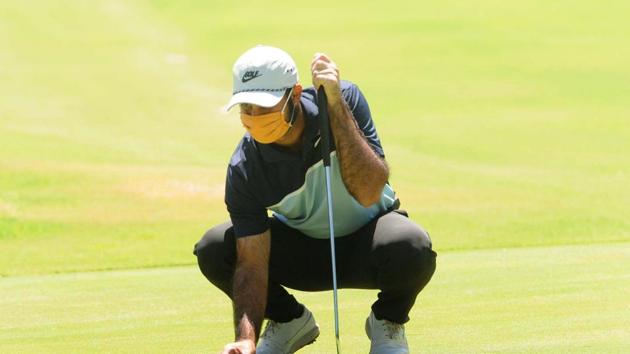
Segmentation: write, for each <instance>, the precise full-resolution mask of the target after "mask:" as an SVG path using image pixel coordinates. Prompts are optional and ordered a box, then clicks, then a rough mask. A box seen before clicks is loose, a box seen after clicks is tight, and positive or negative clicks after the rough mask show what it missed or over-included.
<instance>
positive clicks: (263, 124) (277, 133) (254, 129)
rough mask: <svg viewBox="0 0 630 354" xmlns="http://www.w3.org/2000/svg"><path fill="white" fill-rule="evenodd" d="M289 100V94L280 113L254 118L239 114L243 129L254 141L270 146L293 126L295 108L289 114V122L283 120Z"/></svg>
mask: <svg viewBox="0 0 630 354" xmlns="http://www.w3.org/2000/svg"><path fill="white" fill-rule="evenodd" d="M290 99H291V94H290V93H289V98H288V99H287V101H286V102H284V106H283V107H282V110H281V111H280V112H271V113H267V114H260V115H256V116H252V115H250V114H247V113H243V112H241V122H242V123H243V127H245V129H247V131H248V132H249V134H251V136H252V137H253V138H254V140H256V141H258V142H259V143H262V144H271V143H273V142H274V141H276V140H278V139H280V138H282V137H283V136H284V135H285V134H286V133H287V132H288V131H289V129H290V128H291V127H292V126H293V116H294V115H295V107H294V108H293V112H292V113H291V120H290V121H289V122H287V121H286V120H284V109H285V108H286V106H287V102H289V100H290Z"/></svg>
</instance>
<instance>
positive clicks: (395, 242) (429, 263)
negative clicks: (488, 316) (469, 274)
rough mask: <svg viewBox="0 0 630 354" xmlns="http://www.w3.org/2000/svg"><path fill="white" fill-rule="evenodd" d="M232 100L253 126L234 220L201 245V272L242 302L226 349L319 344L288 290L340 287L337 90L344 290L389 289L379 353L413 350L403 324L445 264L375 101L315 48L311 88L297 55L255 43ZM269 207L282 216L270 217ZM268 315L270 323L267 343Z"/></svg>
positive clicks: (235, 168)
mask: <svg viewBox="0 0 630 354" xmlns="http://www.w3.org/2000/svg"><path fill="white" fill-rule="evenodd" d="M233 74H234V87H233V96H232V99H231V100H230V102H229V104H228V106H227V109H230V108H231V107H233V106H235V105H240V111H241V112H240V114H241V121H242V123H243V126H244V127H245V129H246V130H247V133H246V134H245V136H244V137H243V139H242V140H241V141H240V143H239V144H238V146H237V148H236V151H235V152H234V154H233V155H232V159H231V161H230V163H229V166H228V171H227V179H226V188H225V202H226V205H227V209H228V212H229V214H230V219H231V222H227V223H224V224H221V225H218V226H216V227H214V228H212V229H210V230H209V231H208V232H207V233H206V234H205V235H204V236H203V238H202V239H201V240H200V241H199V242H198V243H197V244H196V245H195V251H194V253H195V255H196V256H197V259H198V262H199V268H200V269H201V272H202V273H203V274H204V275H205V276H206V278H207V279H208V280H209V281H210V282H211V283H212V284H214V285H215V286H217V287H218V288H219V289H221V290H222V291H223V292H224V293H225V294H227V295H228V296H229V297H230V298H231V299H232V302H233V308H234V321H235V330H236V339H235V341H234V342H233V343H229V344H227V345H226V346H225V348H224V351H223V353H254V352H256V353H258V354H267V353H273V354H278V353H293V352H295V351H297V350H298V349H300V348H302V347H303V346H305V345H307V344H310V343H312V342H313V341H315V339H316V338H317V336H318V335H319V328H318V326H317V324H316V322H315V319H314V318H313V314H312V313H311V312H310V311H309V310H308V309H307V308H306V307H305V306H304V305H302V304H300V303H298V302H297V300H296V299H295V298H294V297H293V296H292V295H290V294H289V293H288V292H287V291H286V290H285V288H284V287H283V286H286V287H288V288H293V289H298V290H303V291H320V290H330V289H332V273H331V255H330V243H329V240H328V219H327V203H326V199H325V198H326V189H325V188H326V187H325V179H324V177H323V166H322V155H321V152H320V139H319V124H318V121H317V119H318V118H317V117H318V109H317V104H316V88H318V87H320V86H323V87H324V90H325V92H326V95H327V97H328V112H329V116H330V125H331V131H332V135H333V139H331V149H330V151H331V166H332V170H333V173H332V182H331V185H332V193H333V203H334V206H333V209H334V210H333V213H334V217H335V223H334V227H335V236H336V241H335V243H336V259H337V279H338V286H339V288H359V289H380V290H381V291H380V293H379V294H378V299H377V300H376V301H375V302H374V304H373V305H372V312H371V313H370V314H369V316H368V318H367V321H366V323H365V329H366V333H367V335H368V337H369V338H370V339H371V351H370V353H408V352H409V348H408V344H407V341H406V338H405V335H404V326H403V324H404V323H406V322H407V321H408V320H409V317H408V313H409V311H410V310H411V308H412V306H413V304H414V302H415V299H416V296H417V295H418V293H419V292H420V291H421V290H422V289H423V288H424V286H425V285H426V284H427V283H428V282H429V280H430V279H431V276H432V275H433V272H434V271H435V257H436V254H435V252H433V250H432V249H431V240H430V239H429V236H428V234H427V233H426V232H425V231H423V230H422V229H421V228H420V227H419V226H418V225H416V224H415V223H413V222H412V221H410V220H409V219H408V217H407V214H406V213H405V212H404V211H401V210H397V208H398V205H399V203H398V199H397V198H396V196H395V194H394V191H393V189H392V188H391V186H390V185H389V183H388V177H389V171H388V167H387V164H386V162H385V155H384V152H383V149H382V147H381V143H380V140H379V138H378V135H377V133H376V129H375V127H374V123H373V122H372V118H371V115H370V110H369V107H368V104H367V101H366V100H365V98H364V97H363V95H362V93H361V92H360V91H359V89H358V88H357V86H355V85H353V84H352V83H350V82H347V81H340V79H339V70H338V68H337V66H336V64H335V63H334V62H333V61H332V60H331V59H330V58H329V57H328V56H326V55H324V54H316V55H315V57H314V59H313V62H312V64H311V74H312V82H313V86H314V87H313V88H307V89H303V88H302V86H301V85H300V84H299V83H298V73H297V69H296V66H295V63H294V61H293V59H292V58H291V57H290V56H289V55H288V54H287V53H286V52H284V51H282V50H280V49H277V48H273V47H267V46H257V47H254V48H252V49H250V50H248V51H246V52H245V53H244V54H243V55H242V56H241V57H239V58H238V60H237V61H236V63H235V64H234V68H233ZM267 210H271V211H272V212H273V216H272V217H268V215H267ZM264 318H267V319H268V323H267V326H266V328H265V331H264V333H263V334H262V336H261V337H260V341H258V346H256V342H257V340H258V338H259V333H260V329H261V326H262V323H263V320H264Z"/></svg>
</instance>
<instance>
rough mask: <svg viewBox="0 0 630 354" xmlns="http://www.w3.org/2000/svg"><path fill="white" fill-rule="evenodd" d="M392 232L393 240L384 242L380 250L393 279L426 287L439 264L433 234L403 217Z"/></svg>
mask: <svg viewBox="0 0 630 354" xmlns="http://www.w3.org/2000/svg"><path fill="white" fill-rule="evenodd" d="M388 236H389V237H388V239H389V242H386V243H384V244H382V245H381V246H380V248H381V249H380V252H381V253H382V257H384V258H385V259H386V260H387V261H386V263H385V264H387V266H388V268H389V270H388V271H387V274H388V275H389V276H390V277H391V278H390V280H391V281H393V282H398V283H399V284H401V285H402V284H406V286H408V285H412V284H416V285H417V286H420V287H424V285H426V283H428V281H429V280H430V279H431V277H432V276H433V273H434V272H435V267H436V256H437V255H436V253H435V251H433V249H432V244H431V238H430V237H429V234H428V233H427V232H426V231H425V230H424V229H422V228H421V227H420V226H418V225H416V224H415V223H413V222H411V221H403V222H401V223H399V224H397V225H396V226H395V227H392V229H391V233H390V234H389V235H388Z"/></svg>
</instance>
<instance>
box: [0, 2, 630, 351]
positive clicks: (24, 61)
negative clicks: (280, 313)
mask: <svg viewBox="0 0 630 354" xmlns="http://www.w3.org/2000/svg"><path fill="white" fill-rule="evenodd" d="M627 13H630V5H629V4H628V3H627V2H624V1H605V2H602V3H593V2H574V1H554V2H551V3H550V2H548V1H534V0H528V1H525V2H520V3H518V4H516V3H510V2H504V1H503V2H502V1H495V0H487V1H486V0H484V1H477V2H470V3H468V2H465V3H462V2H461V1H442V2H439V3H423V2H417V3H411V2H407V1H394V2H388V3H387V4H383V3H378V2H373V3H370V2H368V3H366V2H359V1H345V2H333V1H325V2H318V3H299V4H298V3H294V4H286V3H281V2H279V1H270V2H269V1H268V2H265V4H264V6H263V5H262V4H259V3H256V2H252V1H245V2H228V1H222V0H217V1H210V2H208V1H199V0H182V1H163V0H136V1H121V0H97V1H90V2H84V1H78V0H62V1H55V2H53V1H33V0H27V1H20V2H17V1H8V2H0V287H1V288H2V291H1V293H2V294H3V296H2V297H0V301H1V302H0V304H1V305H0V306H2V308H0V310H1V312H0V328H1V329H2V331H0V352H15V351H17V352H22V351H27V352H41V351H56V352H64V351H90V352H91V351H94V350H96V351H111V350H115V351H136V352H137V351H165V352H169V351H182V352H191V351H193V352H195V351H204V350H208V349H209V350H212V351H214V350H215V349H216V350H218V349H219V348H220V347H221V346H222V344H223V343H224V342H225V340H226V339H227V338H229V337H230V333H231V330H230V324H229V305H228V304H227V303H225V302H221V301H223V300H224V299H223V297H222V296H220V295H219V294H218V293H217V292H216V291H214V290H212V289H208V286H207V285H206V283H205V282H204V280H203V278H202V277H201V275H200V274H198V272H197V271H196V270H195V269H194V266H193V264H194V263H195V259H194V258H193V256H192V254H191V250H192V245H193V244H194V243H195V242H196V241H197V240H198V239H199V238H200V236H201V235H202V234H203V232H204V231H205V230H206V229H207V228H209V227H211V226H213V225H214V224H217V223H219V222H222V221H224V220H225V219H226V218H227V213H226V211H225V207H224V205H223V181H224V176H225V167H226V164H227V162H228V159H229V156H230V154H231V152H232V151H233V149H234V146H235V145H236V143H237V141H238V139H239V137H240V136H241V135H242V133H243V130H242V127H241V126H240V122H239V120H238V118H237V115H236V113H234V112H232V113H230V114H227V115H226V114H222V113H220V112H219V109H220V107H221V106H222V105H223V104H225V102H227V100H228V98H229V96H230V91H231V66H232V63H233V61H234V60H235V59H236V57H237V56H238V55H239V54H241V53H242V52H243V51H244V50H245V49H247V48H249V47H251V46H253V45H255V44H258V43H265V44H271V45H275V46H279V47H282V48H284V49H286V50H287V51H289V52H290V53H291V54H292V55H293V57H294V58H295V60H296V61H297V63H298V68H299V71H300V76H301V81H302V83H303V84H305V85H309V84H310V78H309V75H308V68H309V63H310V59H311V57H312V55H313V54H314V53H315V52H318V51H324V52H326V53H328V54H329V55H331V56H332V57H333V59H334V60H335V61H336V62H337V63H338V64H339V66H340V69H341V76H342V78H344V79H348V80H352V81H354V82H356V83H357V84H358V85H359V86H360V87H361V89H362V91H363V92H364V93H365V95H366V96H367V98H368V101H369V103H370V106H371V109H372V113H373V116H374V119H375V122H376V125H377V127H378V130H379V133H380V137H381V140H382V142H383V145H384V148H385V152H386V155H387V159H388V162H389V164H390V167H391V170H392V175H391V179H390V180H391V182H392V184H393V186H394V188H395V190H396V191H397V193H398V195H399V197H400V198H401V200H402V203H403V207H404V208H405V209H407V210H408V211H409V212H410V214H411V215H412V218H413V219H414V220H415V221H417V222H419V223H420V224H422V225H423V226H424V227H425V228H426V229H428V230H429V231H430V232H431V235H432V239H433V241H434V246H435V248H436V249H437V251H438V253H439V254H440V263H439V265H438V271H437V273H436V277H435V280H434V281H433V282H432V283H431V285H430V287H429V288H428V290H427V291H426V292H425V293H424V294H423V295H422V302H421V303H420V304H419V306H417V307H416V308H415V309H414V316H416V317H417V318H418V319H423V318H426V322H423V321H422V320H418V321H417V322H420V323H422V326H412V327H410V328H409V331H410V338H411V342H412V345H413V346H414V347H415V348H425V346H426V348H428V349H427V350H428V351H437V352H486V351H499V352H504V351H509V352H563V351H565V352H567V351H591V352H607V351H608V352H610V351H613V352H614V351H622V348H624V347H625V348H627V347H628V342H627V339H625V338H627V337H629V336H628V333H627V328H628V322H627V319H626V318H629V317H630V316H628V315H629V314H628V306H627V304H626V303H627V301H625V302H624V297H623V296H622V295H623V294H627V293H628V287H627V285H625V283H627V275H624V272H623V270H624V269H628V268H630V259H629V257H628V244H629V242H630V219H629V218H628V215H629V214H630V188H628V185H630V154H628V151H630V125H629V124H628V122H627V120H628V117H630V105H628V97H630V64H629V62H628V60H627V58H628V57H630V22H628V21H627V15H626V14H627ZM171 266H178V267H176V268H169V267H171ZM147 268H156V269H151V270H149V269H147ZM130 269H147V270H130ZM93 271H94V272H93ZM626 273H627V272H626ZM624 277H625V278H624ZM5 294H8V295H5ZM328 295H329V294H325V295H323V294H301V297H303V298H304V299H305V302H307V304H309V306H312V307H313V308H314V309H315V310H316V311H317V313H316V314H317V316H318V318H319V319H320V322H321V324H322V326H323V327H324V329H325V331H324V333H325V334H326V335H328V333H330V332H331V331H330V327H328V328H327V329H326V327H325V326H329V325H330V322H331V320H330V311H329V310H330V303H329V302H330V301H329V297H330V296H328ZM342 296H345V297H346V298H347V299H350V298H351V299H352V300H353V301H352V303H351V304H352V307H346V308H344V315H343V316H344V318H343V323H344V326H346V327H344V329H343V336H344V342H345V343H347V344H345V345H346V346H347V347H350V348H357V350H358V351H359V352H365V349H366V348H367V347H366V345H367V344H366V342H365V339H364V337H363V334H362V332H361V331H362V329H361V323H360V322H362V321H363V317H364V316H365V315H366V313H365V312H366V309H367V307H368V306H369V303H370V302H371V301H372V298H373V296H374V294H373V293H370V292H344V293H343V295H342ZM355 299H356V302H355V301H354V300H355ZM342 303H344V306H351V304H350V301H345V302H344V301H343V298H342ZM355 306H356V308H355ZM326 316H328V317H326ZM349 323H357V324H356V325H347V324H349ZM624 328H625V329H624ZM5 329H6V330H5ZM624 341H625V342H624ZM331 344H333V342H332V341H330V337H328V339H324V338H322V340H320V342H318V344H317V346H314V347H313V348H314V349H313V350H315V351H317V352H331V351H332V346H331ZM5 348H6V350H5Z"/></svg>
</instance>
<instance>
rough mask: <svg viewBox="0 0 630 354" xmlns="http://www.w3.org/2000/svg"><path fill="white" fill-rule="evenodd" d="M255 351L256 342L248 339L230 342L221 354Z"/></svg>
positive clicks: (252, 352) (244, 353)
mask: <svg viewBox="0 0 630 354" xmlns="http://www.w3.org/2000/svg"><path fill="white" fill-rule="evenodd" d="M254 353H256V343H254V341H253V340H250V339H244V340H239V341H238V342H234V343H230V344H228V345H226V346H225V347H224V348H223V351H222V352H221V354H254Z"/></svg>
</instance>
